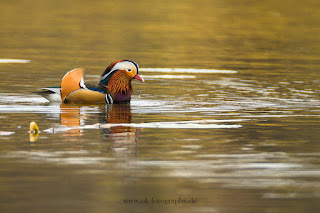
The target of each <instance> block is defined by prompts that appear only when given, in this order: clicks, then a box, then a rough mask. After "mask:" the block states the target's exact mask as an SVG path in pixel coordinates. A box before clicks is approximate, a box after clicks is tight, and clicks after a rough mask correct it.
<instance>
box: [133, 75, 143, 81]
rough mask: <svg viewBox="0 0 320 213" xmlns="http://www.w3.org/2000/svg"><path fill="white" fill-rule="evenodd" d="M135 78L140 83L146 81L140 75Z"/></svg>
mask: <svg viewBox="0 0 320 213" xmlns="http://www.w3.org/2000/svg"><path fill="white" fill-rule="evenodd" d="M133 78H135V79H137V80H139V81H142V82H144V79H143V78H142V77H141V76H139V75H138V74H136V75H135V76H133Z"/></svg>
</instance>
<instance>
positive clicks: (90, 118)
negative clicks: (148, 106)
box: [60, 104, 137, 143]
mask: <svg viewBox="0 0 320 213" xmlns="http://www.w3.org/2000/svg"><path fill="white" fill-rule="evenodd" d="M60 108H61V114H60V119H61V120H60V124H61V125H63V126H66V127H79V129H77V128H76V129H71V130H67V131H65V132H64V134H65V135H66V136H68V137H69V138H73V139H74V140H77V138H79V136H82V135H83V129H82V128H81V127H84V126H85V125H91V124H95V123H100V124H105V123H113V124H123V123H130V122H131V117H132V115H131V107H130V104H113V105H105V106H95V107H88V106H81V105H67V104H62V105H61V106H60ZM97 111H98V113H97ZM101 130H102V135H103V137H104V138H106V139H108V140H111V141H112V142H115V143H137V137H136V135H137V130H136V128H132V127H124V126H114V127H111V128H105V129H101Z"/></svg>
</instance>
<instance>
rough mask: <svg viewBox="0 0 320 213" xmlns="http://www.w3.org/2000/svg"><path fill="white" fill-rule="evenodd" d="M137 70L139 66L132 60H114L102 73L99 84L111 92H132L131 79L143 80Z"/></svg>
mask: <svg viewBox="0 0 320 213" xmlns="http://www.w3.org/2000/svg"><path fill="white" fill-rule="evenodd" d="M138 72H139V66H138V64H137V63H136V62H134V61H130V60H119V61H115V62H112V63H111V64H110V65H109V66H108V67H107V68H106V70H105V71H104V72H103V73H102V75H101V80H100V83H99V85H101V86H104V87H107V88H108V90H109V92H111V93H127V92H132V87H131V80H132V79H137V80H139V81H142V82H144V79H143V78H142V77H140V76H139V75H138Z"/></svg>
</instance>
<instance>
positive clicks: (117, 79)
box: [107, 70, 132, 103]
mask: <svg viewBox="0 0 320 213" xmlns="http://www.w3.org/2000/svg"><path fill="white" fill-rule="evenodd" d="M125 72H126V71H124V70H123V71H122V70H120V71H117V72H116V73H114V74H113V75H112V76H111V77H110V79H109V81H108V84H107V88H108V91H109V93H110V94H111V96H112V98H113V100H114V102H116V103H117V102H118V103H120V102H130V99H131V93H132V86H131V79H129V77H128V76H127V75H126V73H125Z"/></svg>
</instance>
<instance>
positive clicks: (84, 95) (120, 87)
mask: <svg viewBox="0 0 320 213" xmlns="http://www.w3.org/2000/svg"><path fill="white" fill-rule="evenodd" d="M138 71H139V66H138V64H137V63H136V62H134V61H130V60H118V61H115V62H112V63H111V64H110V65H109V66H108V67H107V68H106V70H105V71H104V72H103V73H102V75H101V79H100V82H99V83H98V84H97V85H91V84H85V83H84V80H83V76H84V70H83V69H82V68H77V69H74V70H71V71H69V72H67V73H66V74H65V76H64V77H63V78H62V80H61V87H47V88H42V89H43V90H44V91H41V92H39V93H38V94H40V95H42V96H44V97H45V98H46V99H48V100H50V101H54V102H57V101H58V102H62V103H83V104H112V103H128V102H130V100H131V93H132V91H133V90H132V86H131V80H132V79H137V80H139V81H142V82H144V79H143V78H142V77H140V76H139V75H138Z"/></svg>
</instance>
